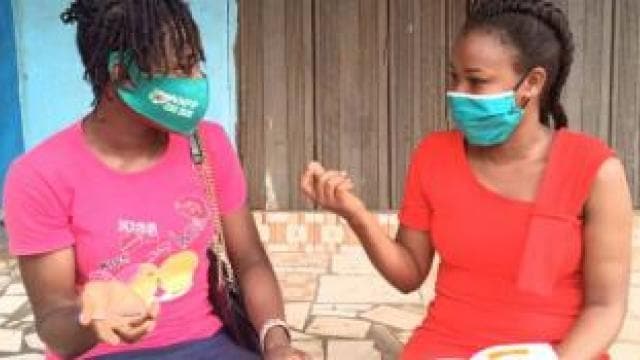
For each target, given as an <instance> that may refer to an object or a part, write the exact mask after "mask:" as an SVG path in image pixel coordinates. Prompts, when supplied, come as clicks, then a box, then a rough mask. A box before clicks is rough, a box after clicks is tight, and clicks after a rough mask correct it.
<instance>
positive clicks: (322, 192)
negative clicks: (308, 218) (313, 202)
mask: <svg viewBox="0 0 640 360" xmlns="http://www.w3.org/2000/svg"><path fill="white" fill-rule="evenodd" d="M339 177H340V173H339V172H337V171H333V170H330V171H325V172H324V174H322V175H321V176H319V177H316V182H315V191H316V195H317V196H318V202H319V203H320V204H321V205H323V206H327V205H331V204H332V203H333V202H332V201H331V200H332V199H333V198H334V196H333V194H332V190H334V189H335V185H333V184H335V183H336V182H337V181H338V178H339Z"/></svg>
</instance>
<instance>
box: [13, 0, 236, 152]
mask: <svg viewBox="0 0 640 360" xmlns="http://www.w3.org/2000/svg"><path fill="white" fill-rule="evenodd" d="M3 1H4V2H7V1H6V0H3ZM69 2H70V0H47V1H40V0H13V1H12V3H13V7H14V9H13V11H14V19H15V29H16V38H17V56H18V69H19V86H20V103H21V113H22V128H23V136H24V143H25V148H26V149H30V148H32V147H33V146H35V145H36V144H38V143H40V142H41V141H42V140H43V139H45V138H46V137H48V136H50V135H51V134H53V133H55V132H56V131H59V130H61V129H63V128H64V127H66V126H68V125H69V124H70V123H72V122H75V121H77V120H78V119H79V118H80V117H81V116H82V115H83V114H85V113H86V112H87V111H89V109H90V107H91V101H92V93H91V89H90V87H89V84H87V83H86V82H85V81H84V80H82V73H83V68H82V64H81V61H80V56H79V55H78V51H77V49H76V45H75V26H66V25H64V24H62V23H61V21H60V18H59V15H60V13H61V12H62V11H63V10H64V9H65V8H66V6H68V4H69ZM189 4H190V5H191V9H192V12H193V15H194V17H195V19H196V22H197V23H198V25H199V27H200V30H201V34H202V39H203V43H204V47H205V53H206V56H207V62H206V64H205V70H206V72H207V74H208V77H209V79H210V85H211V101H210V104H211V105H210V108H209V111H208V112H207V114H206V117H207V118H208V119H215V120H216V121H219V122H220V123H221V124H222V125H223V126H224V128H225V130H226V131H227V133H228V134H229V136H230V137H231V138H233V139H234V138H235V124H236V118H237V116H236V113H237V110H236V107H237V106H236V94H235V86H236V85H235V64H234V57H233V45H234V42H235V36H236V27H237V25H236V24H237V19H236V18H237V16H236V7H237V5H236V2H235V0H192V1H190V2H189Z"/></svg>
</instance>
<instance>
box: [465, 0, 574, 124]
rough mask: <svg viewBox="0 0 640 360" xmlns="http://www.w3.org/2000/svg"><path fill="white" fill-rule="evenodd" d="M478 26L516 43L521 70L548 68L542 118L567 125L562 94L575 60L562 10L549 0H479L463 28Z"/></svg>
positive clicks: (469, 28) (475, 27)
mask: <svg viewBox="0 0 640 360" xmlns="http://www.w3.org/2000/svg"><path fill="white" fill-rule="evenodd" d="M475 30H485V31H488V32H496V33H497V34H498V35H499V36H500V38H501V40H502V41H503V42H504V43H506V44H508V45H511V46H513V47H514V48H515V49H516V50H517V51H518V54H519V56H518V64H517V65H518V67H519V69H518V71H520V72H521V73H523V74H524V73H525V72H527V71H529V70H531V69H533V68H534V67H536V66H540V67H543V68H544V69H545V70H546V72H547V82H546V84H545V88H544V91H543V95H542V104H541V108H542V109H541V111H542V118H541V119H540V120H541V122H542V123H543V124H545V125H547V126H548V125H550V117H552V118H553V123H554V127H555V128H556V129H559V128H563V127H566V126H567V115H566V113H565V111H564V108H563V107H562V104H561V103H560V96H561V93H562V89H563V87H564V85H565V83H566V81H567V78H568V76H569V72H570V70H571V64H572V63H573V51H574V44H573V34H572V33H571V30H570V29H569V21H568V20H567V17H566V16H565V14H564V13H563V12H562V10H561V9H560V8H558V6H557V5H555V4H554V3H553V1H550V0H476V1H475V2H474V4H473V5H472V7H471V11H470V15H469V19H468V20H467V23H466V25H465V27H464V30H463V31H464V33H468V32H471V31H475Z"/></svg>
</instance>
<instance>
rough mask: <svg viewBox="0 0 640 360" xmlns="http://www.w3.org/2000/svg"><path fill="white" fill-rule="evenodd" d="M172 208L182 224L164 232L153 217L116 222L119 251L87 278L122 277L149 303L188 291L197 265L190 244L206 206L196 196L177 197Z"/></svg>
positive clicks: (204, 222) (205, 216) (204, 218)
mask: <svg viewBox="0 0 640 360" xmlns="http://www.w3.org/2000/svg"><path fill="white" fill-rule="evenodd" d="M174 210H175V212H176V214H177V215H178V216H179V217H180V218H182V219H183V220H184V226H183V227H182V228H181V229H179V230H169V231H167V232H166V234H163V233H160V231H159V227H158V225H157V223H156V222H155V221H152V220H148V219H119V220H118V221H117V224H115V226H116V228H117V234H118V239H117V240H118V241H117V243H118V254H117V255H116V256H113V257H110V258H108V259H105V260H104V261H103V262H102V263H101V265H100V268H99V270H97V271H94V272H92V273H91V275H90V279H92V280H107V279H116V280H120V281H123V282H125V283H127V284H128V285H129V286H130V287H131V288H132V290H133V291H135V292H136V293H137V294H138V295H140V296H141V297H142V298H143V299H144V300H145V301H146V302H149V303H150V302H151V301H153V300H157V301H159V302H168V301H172V300H175V299H177V298H179V297H181V296H183V295H184V294H186V293H188V292H189V290H191V288H192V286H193V280H194V279H193V278H194V274H195V271H196V268H197V267H198V254H197V252H196V251H194V250H193V248H192V245H193V242H194V241H195V240H196V239H198V238H199V237H200V236H201V235H202V233H203V232H204V230H205V228H206V227H207V225H208V219H209V210H208V209H207V207H206V206H205V203H204V201H202V200H201V199H199V198H195V197H184V198H181V199H179V200H178V201H176V202H175V204H174Z"/></svg>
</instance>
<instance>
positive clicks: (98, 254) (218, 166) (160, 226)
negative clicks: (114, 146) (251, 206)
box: [4, 123, 246, 358]
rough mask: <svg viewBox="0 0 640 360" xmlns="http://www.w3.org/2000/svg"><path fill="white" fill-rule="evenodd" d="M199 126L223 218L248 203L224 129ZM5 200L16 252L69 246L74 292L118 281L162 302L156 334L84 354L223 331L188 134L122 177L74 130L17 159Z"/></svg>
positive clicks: (209, 234)
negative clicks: (211, 289)
mask: <svg viewBox="0 0 640 360" xmlns="http://www.w3.org/2000/svg"><path fill="white" fill-rule="evenodd" d="M201 129H202V130H203V137H204V141H205V143H206V145H205V147H206V148H207V150H208V151H209V153H210V158H211V163H212V165H213V167H214V168H215V172H216V176H217V177H216V180H217V186H218V201H219V206H220V211H221V212H222V213H223V214H228V213H230V212H233V211H234V210H237V209H239V208H240V207H242V206H243V205H244V204H245V200H246V182H245V178H244V174H243V171H242V168H241V166H240V162H239V160H238V157H237V156H236V153H235V151H234V149H233V147H232V145H231V143H230V142H229V139H228V138H227V137H226V135H225V133H224V131H223V130H222V128H221V127H220V126H218V125H214V124H211V123H204V124H203V125H201ZM4 193H5V199H4V200H5V202H4V208H5V212H6V218H5V220H6V225H7V232H8V235H9V249H10V252H11V253H12V254H13V255H16V256H20V255H31V254H41V253H46V252H50V251H53V250H58V249H63V248H67V247H73V249H74V251H75V255H76V267H77V268H76V272H77V278H76V284H77V286H78V287H82V285H83V284H84V283H86V282H87V281H89V280H93V279H113V278H116V279H119V280H122V281H125V282H127V283H129V284H131V286H133V287H135V288H136V289H138V291H139V292H141V293H143V294H148V295H149V296H156V297H157V298H158V299H159V300H160V315H159V318H158V323H157V327H156V329H155V330H154V331H153V332H152V333H150V334H149V335H147V336H146V337H145V338H144V339H142V340H141V341H140V342H138V343H136V344H133V345H122V346H117V347H113V346H108V345H105V344H98V345H97V346H95V347H94V348H93V349H92V350H90V351H89V352H87V353H85V354H84V355H83V357H91V356H96V355H100V354H106V353H111V352H118V351H125V350H127V351H128V350H134V349H143V348H152V347H158V346H166V345H170V344H175V343H179V342H183V341H188V340H194V339H201V338H206V337H209V336H211V335H213V334H214V333H215V332H217V331H218V330H219V329H220V328H221V326H222V324H221V322H220V320H219V318H218V317H217V316H216V315H215V314H213V313H212V309H211V306H210V304H209V302H208V300H207V291H208V284H207V268H208V265H209V262H208V260H207V257H206V248H207V245H208V243H209V241H210V240H211V238H212V226H211V222H210V215H209V214H210V207H209V206H208V204H207V200H206V197H205V196H204V188H203V185H202V183H201V181H200V179H199V177H198V173H197V172H196V170H195V168H194V166H193V165H192V162H191V157H190V151H189V143H188V141H187V139H186V138H185V137H182V136H179V135H173V134H172V135H171V136H170V140H169V144H168V148H167V150H166V152H165V153H164V154H163V155H162V157H161V158H160V159H159V160H158V162H157V163H156V164H154V165H153V166H152V167H150V168H148V169H145V170H143V171H140V172H136V173H119V172H118V171H115V170H113V169H111V168H108V167H107V166H106V165H105V164H103V163H102V162H101V161H99V160H98V158H97V157H95V155H94V154H93V153H92V151H91V150H90V149H89V147H88V146H87V144H86V143H85V140H84V136H83V134H82V128H81V125H80V123H76V124H74V125H73V126H71V127H69V128H67V129H65V130H63V131H61V132H60V133H58V134H56V135H55V136H53V137H52V138H50V139H49V140H47V141H46V142H44V143H42V144H41V145H39V146H38V147H36V148H35V149H33V150H32V151H30V152H28V153H27V154H25V155H24V156H22V157H21V158H19V159H18V160H17V161H16V162H14V164H13V165H12V166H11V169H10V171H9V174H8V176H7V181H6V188H5V192H4ZM48 358H55V356H54V355H53V354H51V353H49V354H48Z"/></svg>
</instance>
